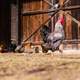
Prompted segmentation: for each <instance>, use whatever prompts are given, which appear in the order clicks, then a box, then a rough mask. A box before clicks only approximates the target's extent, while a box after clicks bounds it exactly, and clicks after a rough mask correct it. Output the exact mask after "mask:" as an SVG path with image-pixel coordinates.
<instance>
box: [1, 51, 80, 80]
mask: <svg viewBox="0 0 80 80" xmlns="http://www.w3.org/2000/svg"><path fill="white" fill-rule="evenodd" d="M74 53H76V54H74ZM77 53H78V54H77ZM79 53H80V51H64V52H63V53H62V54H61V53H59V52H55V53H32V54H30V53H24V54H23V53H0V80H80V54H79Z"/></svg>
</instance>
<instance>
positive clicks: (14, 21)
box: [11, 0, 18, 44]
mask: <svg viewBox="0 0 80 80" xmlns="http://www.w3.org/2000/svg"><path fill="white" fill-rule="evenodd" d="M17 3H18V0H17V1H12V3H11V40H15V42H16V44H17V43H18V5H17Z"/></svg>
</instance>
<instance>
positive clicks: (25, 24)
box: [22, 0, 49, 41]
mask: <svg viewBox="0 0 80 80" xmlns="http://www.w3.org/2000/svg"><path fill="white" fill-rule="evenodd" d="M48 7H49V6H48V4H47V3H45V2H44V1H42V0H39V1H38V0H35V1H34V0H32V1H27V0H26V1H25V2H23V5H22V12H24V11H30V10H46V9H48ZM47 18H48V15H47V14H46V15H44V14H40V15H31V16H27V15H26V16H22V30H23V31H22V32H23V33H22V35H23V40H24V39H26V38H27V37H28V36H30V35H31V33H33V32H34V31H35V30H36V29H37V28H38V27H39V26H40V25H41V24H42V23H43V22H44V21H45V20H47ZM29 41H41V37H40V32H39V31H38V32H37V33H36V34H35V35H34V36H33V37H32V38H31V39H29Z"/></svg>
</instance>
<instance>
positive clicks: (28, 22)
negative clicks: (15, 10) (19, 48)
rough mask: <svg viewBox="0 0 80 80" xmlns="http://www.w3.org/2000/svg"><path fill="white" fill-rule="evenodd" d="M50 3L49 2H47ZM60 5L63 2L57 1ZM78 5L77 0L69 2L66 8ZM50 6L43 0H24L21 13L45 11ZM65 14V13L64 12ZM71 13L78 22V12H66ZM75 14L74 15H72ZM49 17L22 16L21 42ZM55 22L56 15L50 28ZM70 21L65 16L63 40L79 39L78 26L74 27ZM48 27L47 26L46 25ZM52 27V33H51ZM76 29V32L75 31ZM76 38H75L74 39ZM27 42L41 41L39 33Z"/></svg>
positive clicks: (45, 15)
mask: <svg viewBox="0 0 80 80" xmlns="http://www.w3.org/2000/svg"><path fill="white" fill-rule="evenodd" d="M48 1H51V0H48ZM59 2H60V4H61V5H62V4H63V2H64V0H59ZM77 4H78V5H80V1H79V0H76V1H75V0H71V3H69V4H68V5H66V6H71V5H77ZM49 8H50V6H49V5H48V4H47V3H45V1H43V0H35V1H34V0H30V1H29V0H26V1H25V2H23V3H22V10H21V11H22V12H24V11H32V10H47V9H49ZM65 12H66V11H65ZM67 12H69V13H71V14H72V15H73V16H74V17H75V18H76V19H78V20H80V13H79V12H80V10H79V9H76V10H72V11H67ZM74 13H75V14H74ZM48 17H49V14H40V15H32V16H24V15H23V16H22V32H23V33H22V35H23V40H24V39H26V38H27V37H28V36H29V35H30V34H31V33H32V32H34V31H35V30H36V29H37V28H38V27H39V26H40V25H41V24H42V23H43V22H44V21H45V20H47V18H48ZM56 20H57V15H55V17H54V18H53V19H52V21H51V22H52V26H53V25H54V24H55V22H56ZM74 23H75V22H73V21H72V19H71V17H70V16H68V15H66V16H65V24H64V30H65V35H66V38H65V39H69V40H72V39H80V27H79V26H80V25H77V24H76V25H75V26H74ZM47 25H48V24H47ZM53 28H54V27H52V31H53ZM75 29H76V30H75ZM76 36H77V37H76ZM29 41H41V37H40V33H39V31H38V32H37V33H36V34H35V35H34V36H33V37H32V38H31V39H30V40H29Z"/></svg>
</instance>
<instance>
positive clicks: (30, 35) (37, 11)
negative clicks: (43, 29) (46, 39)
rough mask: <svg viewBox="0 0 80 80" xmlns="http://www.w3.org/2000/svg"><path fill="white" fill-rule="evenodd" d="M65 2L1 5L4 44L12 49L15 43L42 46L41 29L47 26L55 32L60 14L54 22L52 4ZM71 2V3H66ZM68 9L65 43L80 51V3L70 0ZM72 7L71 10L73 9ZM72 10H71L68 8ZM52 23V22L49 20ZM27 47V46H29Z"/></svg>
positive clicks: (22, 0) (11, 0) (12, 0)
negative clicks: (40, 44)
mask: <svg viewBox="0 0 80 80" xmlns="http://www.w3.org/2000/svg"><path fill="white" fill-rule="evenodd" d="M64 1H65V0H2V1H1V2H0V3H1V5H0V11H1V12H0V14H1V15H0V17H1V18H0V43H1V44H5V45H6V46H8V45H9V44H10V43H11V40H15V42H16V44H17V45H18V44H21V43H22V42H25V44H26V43H36V42H37V43H41V42H42V38H41V35H40V30H39V28H40V26H41V25H42V24H43V23H45V24H46V25H47V26H49V27H50V28H51V31H52V32H53V31H54V25H55V22H56V21H57V18H58V15H59V14H61V13H62V12H61V11H58V12H57V13H56V14H55V15H54V16H53V17H52V18H51V19H50V20H48V19H49V18H50V16H51V15H52V14H53V8H52V6H51V5H52V4H53V5H55V4H56V3H60V5H63V4H64ZM66 1H67V0H66ZM68 1H69V2H68V3H67V4H66V5H65V6H64V7H66V8H65V10H64V9H63V10H64V11H65V12H68V13H70V14H71V16H70V15H68V14H67V15H65V24H64V30H65V36H66V37H65V40H64V43H63V47H64V48H74V49H75V48H76V49H79V48H80V25H79V24H80V22H79V21H80V1H79V0H68ZM69 6H70V7H69ZM68 7H69V8H68ZM47 20H48V21H47ZM26 45H27V44H26Z"/></svg>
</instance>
